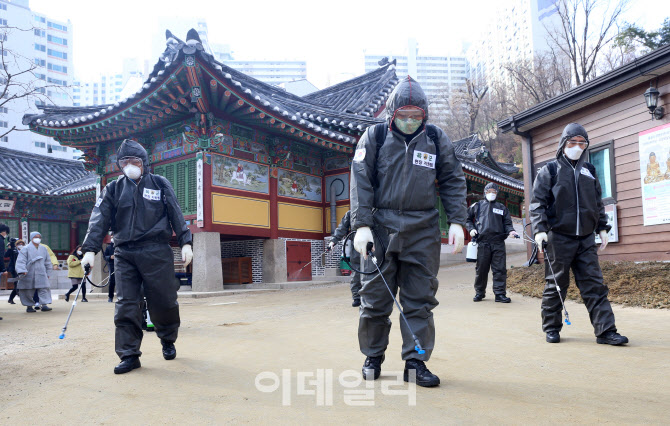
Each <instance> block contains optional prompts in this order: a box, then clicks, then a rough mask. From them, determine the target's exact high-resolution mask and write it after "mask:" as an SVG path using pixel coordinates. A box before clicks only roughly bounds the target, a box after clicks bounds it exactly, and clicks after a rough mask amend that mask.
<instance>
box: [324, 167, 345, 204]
mask: <svg viewBox="0 0 670 426" xmlns="http://www.w3.org/2000/svg"><path fill="white" fill-rule="evenodd" d="M331 188H332V189H331ZM333 189H334V190H335V201H340V200H348V199H349V174H348V173H342V174H340V175H333V176H326V202H328V203H330V193H331V192H330V191H331V190H333Z"/></svg>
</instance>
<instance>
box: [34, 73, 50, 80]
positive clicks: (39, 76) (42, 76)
mask: <svg viewBox="0 0 670 426" xmlns="http://www.w3.org/2000/svg"><path fill="white" fill-rule="evenodd" d="M35 76H36V77H37V78H38V79H40V80H46V79H47V76H46V75H44V74H35Z"/></svg>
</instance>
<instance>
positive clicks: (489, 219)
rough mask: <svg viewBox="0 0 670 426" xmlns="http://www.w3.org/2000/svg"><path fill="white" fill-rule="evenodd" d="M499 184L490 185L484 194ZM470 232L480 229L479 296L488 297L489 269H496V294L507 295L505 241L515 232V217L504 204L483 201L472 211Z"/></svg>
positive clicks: (469, 220)
mask: <svg viewBox="0 0 670 426" xmlns="http://www.w3.org/2000/svg"><path fill="white" fill-rule="evenodd" d="M489 189H495V190H496V192H498V185H496V184H495V183H493V182H490V183H489V184H487V185H486V187H485V188H484V192H486V191H488V190H489ZM465 227H466V228H467V230H468V232H470V231H472V230H473V229H475V230H477V245H478V248H477V264H476V267H475V271H476V273H475V293H476V294H481V295H484V294H486V285H487V281H488V277H489V269H492V270H493V293H494V294H496V295H503V296H504V295H506V293H507V251H506V248H505V239H506V238H507V236H508V235H509V233H510V232H512V231H514V225H512V217H511V216H510V214H509V210H507V207H505V205H504V204H502V203H499V202H498V201H495V200H494V201H488V200H486V199H484V200H481V201H479V202H477V203H475V204H473V205H472V206H470V208H469V209H468V220H467V222H465Z"/></svg>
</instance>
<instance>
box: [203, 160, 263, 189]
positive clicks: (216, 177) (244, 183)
mask: <svg viewBox="0 0 670 426" xmlns="http://www.w3.org/2000/svg"><path fill="white" fill-rule="evenodd" d="M268 179H269V178H268V166H266V165H263V164H257V163H250V162H248V161H242V160H238V159H236V158H231V157H225V156H223V155H214V156H213V158H212V184H213V185H214V186H223V187H225V188H232V189H241V190H243V191H253V192H260V193H263V194H269V193H270V187H269V185H268Z"/></svg>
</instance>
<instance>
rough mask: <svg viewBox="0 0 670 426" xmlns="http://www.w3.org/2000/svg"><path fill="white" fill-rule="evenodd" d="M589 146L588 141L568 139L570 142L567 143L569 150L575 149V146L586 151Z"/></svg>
mask: <svg viewBox="0 0 670 426" xmlns="http://www.w3.org/2000/svg"><path fill="white" fill-rule="evenodd" d="M588 144H589V141H588V140H586V141H581V140H573V139H568V141H567V142H565V146H566V147H568V148H573V147H575V146H578V147H580V148H581V149H586V147H587V146H588Z"/></svg>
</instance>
